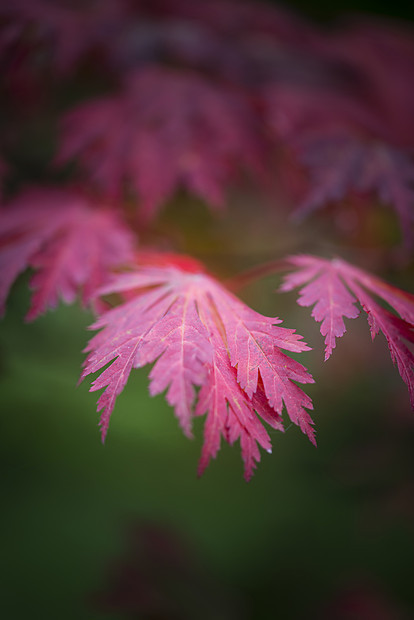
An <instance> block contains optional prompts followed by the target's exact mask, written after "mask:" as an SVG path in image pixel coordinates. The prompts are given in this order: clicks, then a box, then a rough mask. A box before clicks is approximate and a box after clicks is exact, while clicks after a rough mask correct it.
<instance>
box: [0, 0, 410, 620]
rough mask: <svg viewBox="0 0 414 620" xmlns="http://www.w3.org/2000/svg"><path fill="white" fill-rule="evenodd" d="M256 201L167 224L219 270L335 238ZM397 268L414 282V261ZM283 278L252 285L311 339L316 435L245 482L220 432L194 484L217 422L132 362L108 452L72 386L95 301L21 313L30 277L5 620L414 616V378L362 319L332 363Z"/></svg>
mask: <svg viewBox="0 0 414 620" xmlns="http://www.w3.org/2000/svg"><path fill="white" fill-rule="evenodd" d="M296 4H297V6H299V7H300V8H302V9H304V10H305V11H306V12H307V13H308V14H311V15H312V16H313V17H315V18H316V19H322V20H324V19H328V18H330V17H332V16H333V14H334V13H333V10H332V6H331V4H330V3H329V6H328V3H325V2H318V3H316V4H313V9H312V11H311V10H310V9H309V6H308V5H305V3H303V2H297V3H296ZM345 9H347V10H349V9H352V10H376V11H377V12H379V13H383V14H387V13H388V14H394V15H397V16H399V17H404V18H407V19H410V18H412V17H413V10H412V9H411V8H409V7H406V6H404V5H403V3H398V2H393V3H392V4H391V3H385V2H382V3H378V2H376V3H375V4H374V3H369V2H366V3H357V2H354V3H352V5H351V3H344V2H342V3H337V4H336V5H335V12H339V11H342V10H345ZM250 204H251V203H250V202H249V196H246V195H244V196H238V197H237V196H236V197H234V198H233V203H232V204H231V205H230V206H229V209H228V210H227V212H226V213H225V214H224V215H222V216H221V217H220V218H218V219H215V218H213V217H211V215H210V214H209V213H208V212H207V210H206V209H205V207H203V205H201V204H196V205H194V204H193V203H191V204H190V203H189V199H188V198H186V199H184V198H182V199H177V202H176V204H174V205H171V207H170V208H169V209H168V210H167V211H166V212H165V213H164V214H163V215H162V217H161V218H160V221H159V224H158V234H159V235H160V237H162V236H163V234H164V233H165V231H167V230H168V234H169V235H170V236H172V237H173V238H174V236H175V239H176V242H177V245H178V246H179V247H180V249H181V250H182V251H188V252H189V253H192V254H195V255H197V256H198V257H199V258H201V259H204V260H205V261H206V262H207V263H208V264H209V266H210V267H211V268H212V269H213V270H215V271H216V272H217V273H218V274H219V275H220V276H223V277H227V276H231V275H232V274H234V273H237V271H239V270H242V269H244V268H246V267H248V266H250V265H252V264H254V263H256V262H257V263H258V262H260V261H261V260H262V259H265V258H266V257H267V256H270V255H278V254H279V255H281V256H282V255H284V254H286V253H288V252H289V251H294V250H295V249H297V248H298V247H300V248H301V249H304V243H305V242H304V239H305V238H310V239H313V240H314V239H315V238H320V239H321V240H322V239H326V238H327V236H326V233H327V229H326V228H325V225H324V223H323V222H321V220H319V221H318V222H313V223H310V222H309V221H308V222H306V224H305V226H306V229H304V228H303V227H302V228H298V229H297V230H296V229H295V230H294V229H292V228H291V227H290V226H288V224H287V223H286V221H285V220H284V218H283V217H281V216H280V215H278V214H277V212H274V213H273V212H272V213H271V214H268V215H269V218H273V220H272V221H270V220H269V218H268V217H266V218H265V217H263V218H258V217H257V213H255V212H254V210H252V209H251V207H250ZM270 224H271V225H270ZM388 225H389V222H388V220H387V219H385V220H384V229H386V230H388V228H387V227H388ZM328 232H329V230H328ZM385 234H386V232H384V235H385ZM321 242H322V241H321ZM224 247H225V252H223V248H224ZM384 275H387V274H384ZM388 276H389V279H391V280H392V281H393V282H394V283H395V284H396V285H399V286H401V287H403V288H406V289H407V290H412V281H413V280H412V276H413V271H412V268H410V266H409V265H407V266H406V267H405V268H404V269H402V270H400V271H399V272H398V273H396V272H390V273H389V274H388ZM279 282H280V279H278V277H276V276H274V277H271V278H267V279H266V280H265V281H262V282H260V283H256V284H254V285H251V286H250V287H248V288H246V289H245V290H244V291H242V292H241V295H242V297H243V299H244V300H245V301H246V302H248V303H249V304H250V305H252V306H253V307H254V308H255V309H256V310H258V311H260V312H262V313H264V314H269V315H277V316H280V317H281V318H283V319H284V325H285V326H286V327H295V328H297V329H298V331H299V332H300V333H301V334H302V335H304V337H305V340H306V341H307V342H309V343H310V345H311V346H312V347H313V351H312V352H309V353H306V354H302V356H301V357H300V360H301V361H302V362H303V363H304V364H305V365H307V366H308V367H309V368H310V370H311V372H312V373H313V375H314V377H315V380H316V384H315V385H314V386H310V387H309V388H308V389H307V391H308V393H309V394H310V395H311V396H312V398H313V400H314V404H315V415H314V419H315V422H316V425H317V440H318V448H317V449H315V448H314V447H313V446H312V445H311V444H310V443H309V442H308V441H307V440H306V438H305V437H304V436H303V435H302V434H301V432H300V431H299V429H298V428H296V427H293V426H288V428H287V431H286V432H285V433H284V434H281V433H278V432H274V433H272V441H273V446H274V448H273V454H272V455H268V454H263V456H262V462H261V463H260V465H259V467H258V470H257V472H256V474H255V476H254V477H253V480H252V481H251V482H250V483H248V484H247V483H246V482H245V481H244V479H243V476H242V462H241V458H240V453H239V448H238V446H234V447H233V448H230V447H229V446H227V445H223V446H222V449H221V451H220V453H219V456H218V458H217V459H216V460H215V461H214V462H213V463H212V464H211V465H210V467H209V468H208V470H207V471H206V473H205V474H204V476H203V477H202V478H201V479H197V478H196V467H197V460H198V456H199V453H200V449H201V444H202V425H203V421H202V420H200V419H198V420H196V421H195V439H194V440H193V441H189V440H187V439H186V438H185V437H184V436H183V435H182V433H181V431H180V430H179V428H178V425H177V422H176V419H175V418H174V415H173V412H172V410H171V409H170V408H169V407H168V405H167V404H166V403H165V401H164V399H163V397H162V396H159V397H156V398H150V396H149V395H148V390H147V374H148V369H146V368H144V369H142V370H139V371H134V372H133V373H132V375H131V378H130V380H129V383H128V386H127V388H126V389H125V391H124V393H123V394H122V395H121V396H120V397H119V399H118V402H117V405H116V409H115V412H114V414H113V417H112V420H111V425H110V431H109V435H108V439H107V442H106V444H105V446H102V444H101V442H100V438H99V432H98V426H97V423H98V415H97V414H96V413H95V401H96V394H93V393H92V394H91V393H89V392H88V385H87V383H86V382H85V384H82V385H80V386H79V387H77V388H76V383H77V380H78V376H79V369H80V365H81V363H82V360H83V354H82V353H81V351H82V349H83V348H84V346H85V345H86V342H87V340H88V338H89V335H90V334H88V332H87V326H88V325H89V324H90V323H91V322H92V315H91V314H90V313H88V311H85V310H83V309H81V308H80V307H78V306H72V307H65V306H63V305H62V306H61V307H59V309H58V310H57V311H56V312H50V313H48V314H47V315H46V316H44V317H41V318H40V319H38V320H37V321H36V322H35V323H33V324H25V323H24V322H23V319H24V315H25V313H26V311H27V308H28V303H29V292H28V287H27V283H28V275H27V274H26V275H25V276H23V277H22V278H21V279H20V280H19V281H18V283H17V284H16V285H15V287H14V289H13V292H12V295H11V298H10V300H9V305H8V311H7V315H6V317H5V318H4V319H3V321H2V323H1V326H0V356H1V357H0V388H1V402H2V415H1V419H0V425H1V432H0V459H1V461H2V463H1V465H2V466H1V499H2V508H1V511H0V532H1V534H0V535H1V547H0V549H1V553H0V555H1V564H2V568H3V575H2V578H1V590H2V591H1V598H0V601H1V602H0V609H1V614H2V617H4V618H7V619H10V620H12V619H13V620H14V619H16V620H17V619H21V618H22V619H23V618H28V617H30V618H44V619H48V618H51V619H52V618H53V619H55V618H56V619H59V620H66V619H68V620H69V619H75V618H76V619H77V620H99V619H105V618H107V619H108V620H111V619H113V620H116V619H122V618H144V619H154V620H155V619H166V620H167V619H168V620H169V619H178V620H179V619H181V618H184V619H187V618H189V619H192V618H201V619H204V618H205V619H212V618H217V619H221V618H222V619H223V620H224V619H233V618H234V619H242V620H244V619H246V620H250V619H267V618H269V619H270V618H283V619H285V618H286V619H288V618H294V619H296V618H298V619H301V618H307V619H312V618H322V619H323V618H326V619H331V618H338V619H347V620H348V619H351V618H353V619H354V618H355V619H358V620H359V619H361V620H362V619H364V620H382V619H384V620H385V619H386V620H388V619H389V620H391V619H404V618H407V619H408V618H412V617H414V588H413V587H412V576H413V569H414V562H413V558H414V456H413V444H414V416H413V415H412V412H411V411H410V408H409V402H408V394H407V391H406V388H405V386H404V384H403V383H402V381H401V379H400V377H399V376H398V372H397V371H396V369H395V368H393V366H392V363H391V360H390V358H389V354H388V351H387V348H386V343H385V340H384V339H383V338H382V339H381V338H380V337H379V338H378V339H377V340H378V342H377V341H375V342H374V343H371V340H370V335H369V330H368V327H367V324H366V321H365V319H364V318H363V317H362V318H360V319H358V320H356V321H353V322H352V324H351V325H349V323H350V322H348V326H349V327H350V332H349V333H348V334H347V335H346V336H345V337H344V338H343V339H342V340H341V341H340V342H339V343H338V347H337V350H336V351H335V354H334V356H333V358H332V359H331V360H330V361H329V363H327V364H323V363H322V359H323V343H322V339H321V337H320V335H319V333H318V327H317V326H316V325H315V324H314V322H313V321H312V320H311V319H310V318H309V311H308V310H307V309H303V308H299V307H298V306H297V305H296V303H295V299H296V297H295V294H294V293H292V294H288V295H280V294H276V293H275V289H276V288H277V286H278V284H279Z"/></svg>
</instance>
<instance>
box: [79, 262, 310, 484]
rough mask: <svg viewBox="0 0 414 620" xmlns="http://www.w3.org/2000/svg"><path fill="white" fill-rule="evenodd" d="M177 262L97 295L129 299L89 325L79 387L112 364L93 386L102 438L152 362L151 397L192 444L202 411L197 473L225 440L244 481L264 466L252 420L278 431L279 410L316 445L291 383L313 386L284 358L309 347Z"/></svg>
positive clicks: (261, 438)
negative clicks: (132, 379) (236, 454)
mask: <svg viewBox="0 0 414 620" xmlns="http://www.w3.org/2000/svg"><path fill="white" fill-rule="evenodd" d="M180 263H181V264H182V260H181V261H178V264H177V263H176V264H174V265H154V264H151V265H147V266H146V265H143V266H141V267H137V269H136V270H135V271H134V272H131V273H126V274H122V275H119V276H117V277H116V278H115V279H114V280H113V283H112V284H109V285H108V286H106V287H103V288H102V289H101V291H100V292H101V294H103V295H104V294H108V293H121V294H123V295H125V294H127V295H128V301H126V302H125V303H123V304H122V305H120V306H118V307H116V308H113V309H112V310H109V311H108V312H106V313H105V314H103V315H102V316H101V317H100V318H98V320H97V321H96V322H95V323H94V324H93V325H92V329H99V328H103V330H102V331H101V332H99V333H98V334H97V335H95V336H94V337H93V338H92V339H91V341H90V342H89V344H88V346H87V349H86V351H88V352H89V356H88V358H87V359H86V361H85V364H84V371H83V373H82V378H84V377H86V376H87V375H89V374H91V373H95V372H97V371H99V370H101V369H102V368H103V367H104V366H105V365H106V364H108V363H109V362H112V364H111V365H110V366H109V367H108V368H106V369H105V370H104V371H103V372H102V374H101V375H100V376H99V377H98V378H97V379H95V381H94V382H93V384H92V387H91V391H95V390H99V389H101V388H106V389H105V391H104V392H103V393H102V395H101V396H100V398H99V400H98V411H101V410H102V415H101V420H100V425H101V428H102V437H103V438H105V435H106V432H107V429H108V424H109V418H110V415H111V413H112V410H113V408H114V405H115V400H116V397H117V396H118V395H119V394H120V393H121V391H122V390H123V388H124V386H125V384H126V382H127V380H128V377H129V374H130V372H131V370H132V368H140V367H142V366H144V365H145V364H148V363H152V362H155V364H154V366H153V368H152V370H151V372H150V393H151V394H152V395H153V394H159V393H161V392H163V391H164V390H166V391H167V392H166V398H167V401H168V403H169V404H170V405H172V406H173V407H174V408H175V413H176V415H177V418H178V420H179V422H180V425H181V426H182V428H183V430H184V432H185V433H186V434H187V435H188V436H190V435H191V422H192V417H193V415H203V414H204V413H206V412H207V420H206V424H205V443H204V447H203V451H202V456H201V460H200V465H199V473H201V472H202V471H203V470H204V468H205V467H206V465H207V464H208V462H209V460H210V458H212V457H213V458H214V457H215V456H216V454H217V451H218V449H219V447H220V438H221V436H223V437H224V438H225V439H226V440H227V441H228V442H229V443H231V444H232V443H233V442H234V441H235V440H236V439H238V438H240V443H241V448H242V456H243V460H244V463H245V477H246V478H247V479H249V478H250V477H251V475H252V472H253V468H254V466H255V462H256V461H258V460H259V459H260V453H259V450H258V444H259V445H260V446H262V447H263V448H264V449H266V450H268V451H270V438H269V436H268V434H267V432H266V430H265V429H264V427H263V426H262V424H261V422H260V421H259V418H258V417H257V415H256V413H257V414H258V415H259V416H260V417H261V418H262V419H263V420H265V421H266V422H267V423H269V424H270V425H271V426H273V427H274V428H278V429H281V430H282V428H283V427H282V420H281V414H282V409H283V406H284V405H285V406H286V409H287V413H288V415H289V417H290V419H291V420H292V422H294V423H295V424H297V425H298V426H300V428H301V429H302V431H303V432H304V433H306V434H307V435H308V437H309V439H310V440H311V441H312V442H313V443H315V439H314V432H313V429H312V426H311V425H312V420H311V418H310V416H309V414H308V413H307V412H306V410H305V408H307V409H312V402H311V400H310V398H309V397H308V396H307V395H306V394H305V393H304V392H303V391H302V390H301V389H300V388H299V387H298V385H297V384H296V383H295V382H298V383H311V382H313V379H312V377H311V376H310V374H309V373H308V372H307V370H306V369H305V368H304V367H303V366H302V365H301V364H299V363H298V362H296V361H294V360H292V359H291V358H290V357H288V356H287V355H285V354H284V353H283V352H282V351H281V349H285V350H289V351H296V352H300V351H305V350H307V349H308V347H307V345H306V344H305V343H304V342H303V341H302V340H301V337H300V336H298V335H297V334H296V333H295V331H294V330H292V329H285V328H282V327H278V325H277V324H278V323H280V320H279V319H277V318H269V317H265V316H262V315H260V314H258V313H257V312H255V311H254V310H252V309H250V308H248V307H247V306H246V305H245V304H243V303H242V302H241V301H239V300H238V299H237V298H236V297H234V296H233V295H232V294H231V293H230V292H228V291H227V290H226V289H225V288H224V287H223V286H222V285H221V284H219V283H218V282H217V281H216V280H215V279H214V278H212V277H211V276H209V275H207V274H205V273H204V272H203V271H201V270H199V271H194V269H193V268H194V264H191V270H190V271H189V270H187V269H182V268H181V267H180V266H179V265H180ZM132 293H133V296H132ZM198 387H200V388H201V389H200V391H199V393H198V395H196V388H198ZM255 412H256V413H255Z"/></svg>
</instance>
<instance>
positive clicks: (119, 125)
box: [57, 67, 263, 218]
mask: <svg viewBox="0 0 414 620" xmlns="http://www.w3.org/2000/svg"><path fill="white" fill-rule="evenodd" d="M108 127H110V128H111V131H108ZM62 136H63V137H62V143H61V148H60V152H59V154H58V157H57V161H58V162H65V161H67V160H70V159H71V158H72V157H78V161H79V162H80V165H81V167H83V168H84V169H85V170H86V171H87V173H88V174H89V175H90V176H91V178H92V179H93V181H94V182H95V183H96V184H97V185H98V186H99V187H100V188H102V189H103V190H104V191H105V192H107V193H109V194H110V195H119V194H120V193H122V189H123V187H124V183H125V182H127V183H128V184H129V185H130V186H132V188H133V189H134V190H135V191H136V193H137V195H138V197H139V199H140V209H141V213H142V215H143V216H145V217H147V218H148V217H151V216H153V214H154V213H155V212H156V211H157V210H158V209H159V208H160V206H161V205H162V204H163V203H165V202H166V201H167V200H169V199H170V198H171V197H172V196H173V194H174V193H175V191H176V190H177V189H178V188H179V187H184V188H186V189H187V190H188V191H189V192H190V193H192V194H195V195H197V196H199V197H201V198H202V199H204V200H205V201H206V202H207V203H209V204H210V205H212V206H215V207H219V206H222V204H223V203H224V199H225V190H226V189H227V186H228V184H229V183H230V182H231V181H232V180H233V179H234V178H235V177H236V176H237V175H238V174H239V173H240V171H241V169H244V170H247V171H250V172H252V171H253V173H254V172H257V174H261V173H262V171H263V159H262V153H261V145H260V137H259V132H258V131H257V120H256V118H255V115H254V114H253V111H252V109H251V108H250V105H249V103H248V101H247V99H246V98H245V97H244V96H243V95H241V94H240V93H236V92H234V91H231V90H229V89H228V88H226V87H225V86H223V85H220V86H218V85H215V84H214V83H213V82H210V81H208V80H206V79H204V78H202V77H199V76H197V75H196V74H191V73H189V72H187V73H185V72H180V71H177V70H171V69H165V68H164V69H162V68H160V67H147V68H144V69H141V70H139V71H136V72H135V73H132V74H131V75H130V76H129V77H128V80H127V81H126V85H125V88H124V90H123V91H122V92H121V93H120V94H119V95H113V96H108V97H105V98H102V99H100V100H95V101H92V102H89V103H86V104H83V105H80V106H78V107H77V108H76V109H74V110H73V111H72V112H70V113H69V114H67V115H66V117H65V118H64V121H63V134H62Z"/></svg>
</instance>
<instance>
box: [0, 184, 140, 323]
mask: <svg viewBox="0 0 414 620" xmlns="http://www.w3.org/2000/svg"><path fill="white" fill-rule="evenodd" d="M132 249H133V239H132V235H131V233H130V232H129V231H128V230H127V228H126V226H124V224H123V223H122V221H121V219H120V218H119V216H118V214H117V213H116V212H115V210H113V209H109V208H102V207H100V206H99V205H97V204H95V203H94V202H93V201H92V200H90V199H89V198H87V197H86V196H85V195H83V194H80V193H78V192H77V191H75V190H65V189H50V188H37V189H32V190H26V191H25V192H24V193H22V194H21V195H19V196H18V197H16V198H15V199H14V200H13V201H12V202H10V203H9V204H8V205H7V207H5V208H3V209H1V211H0V274H1V276H0V278H1V279H0V308H1V310H2V311H4V304H5V301H6V299H7V296H8V293H9V290H10V287H11V285H12V284H13V282H14V281H15V279H16V278H17V276H18V275H19V274H20V273H21V272H23V271H24V270H25V269H27V268H28V267H32V268H33V269H35V271H36V273H35V274H34V276H33V277H32V281H31V286H32V288H33V289H34V293H33V296H32V302H31V307H30V310H29V312H28V314H27V317H26V318H27V319H28V320H32V319H34V318H36V317H37V316H38V315H39V314H41V313H42V312H44V311H46V309H47V308H54V307H55V306H56V305H57V303H58V300H59V297H61V298H62V299H63V300H64V301H65V302H66V303H70V302H73V301H74V299H75V298H76V295H77V293H78V291H79V290H81V291H82V300H83V303H85V304H87V303H89V302H90V301H91V300H92V299H93V297H94V293H95V291H96V289H97V288H98V287H99V286H101V285H102V284H103V283H104V282H105V280H106V279H107V278H108V274H109V272H110V270H111V269H112V268H114V267H117V266H119V265H121V264H124V263H126V262H127V261H128V260H129V259H130V258H131V257H132Z"/></svg>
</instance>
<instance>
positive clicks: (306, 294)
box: [281, 255, 414, 408]
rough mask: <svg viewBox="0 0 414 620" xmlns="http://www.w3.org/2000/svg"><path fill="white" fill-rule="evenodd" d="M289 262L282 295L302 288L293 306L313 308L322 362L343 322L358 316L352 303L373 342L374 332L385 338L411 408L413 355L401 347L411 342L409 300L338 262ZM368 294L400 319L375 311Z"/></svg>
mask: <svg viewBox="0 0 414 620" xmlns="http://www.w3.org/2000/svg"><path fill="white" fill-rule="evenodd" d="M288 263H289V264H290V265H292V267H296V268H297V271H294V272H292V273H290V274H288V275H287V276H285V279H284V283H283V284H282V286H281V290H282V291H290V290H292V289H294V288H296V287H298V286H302V287H303V288H301V289H300V291H299V299H298V304H299V305H301V306H313V305H314V304H315V305H314V308H313V310H312V316H313V318H314V319H315V320H316V321H318V322H320V321H322V324H321V334H322V335H323V336H325V344H326V348H325V360H327V359H328V358H329V357H330V355H331V353H332V350H333V349H334V348H335V346H336V338H338V337H341V336H343V334H344V333H345V331H346V327H345V324H344V321H343V317H347V318H351V319H353V318H355V317H357V316H358V314H359V309H358V308H357V307H356V305H355V304H356V303H357V302H359V304H360V305H361V306H362V308H363V310H364V311H365V312H366V313H367V315H368V323H369V326H370V330H371V336H372V338H374V337H375V336H376V335H377V334H378V332H379V331H381V332H382V333H383V334H384V336H385V338H386V340H387V343H388V348H389V350H390V353H391V358H392V360H393V362H394V363H395V364H396V365H397V368H398V371H399V373H400V375H401V377H402V379H403V381H404V382H405V383H406V384H407V386H408V390H409V393H410V399H411V404H412V406H413V408H414V356H413V353H412V351H411V350H410V349H409V348H408V346H407V345H406V342H408V343H414V295H411V294H410V293H407V292H405V291H402V290H400V289H398V288H396V287H394V286H391V285H390V284H387V283H386V282H384V281H383V280H381V279H380V278H378V277H376V276H374V275H373V274H370V273H368V272H367V271H363V270H362V269H359V268H357V267H354V266H353V265H350V264H349V263H347V262H345V261H343V260H341V259H334V260H327V259H324V258H317V257H315V256H306V255H303V256H292V257H290V258H289V259H288ZM303 285H305V286H303ZM372 294H374V295H375V296H377V297H379V298H380V299H382V300H384V301H385V302H386V303H387V304H388V305H389V306H391V307H392V308H393V309H394V310H396V312H398V314H399V315H400V316H396V315H395V314H392V313H391V312H390V311H389V310H387V309H386V308H383V307H382V306H380V305H379V304H378V303H377V302H376V301H375V299H374V298H373V297H372V296H371V295H372Z"/></svg>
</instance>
